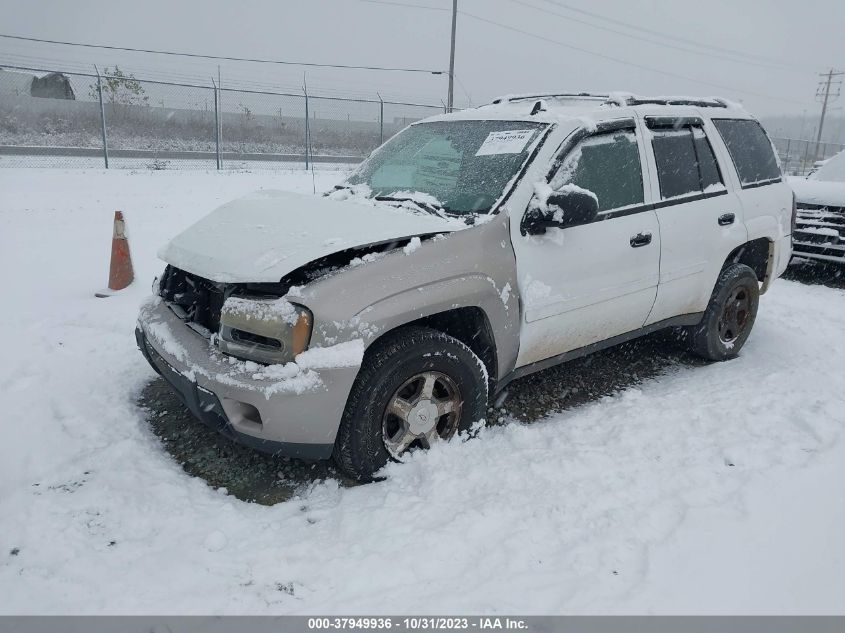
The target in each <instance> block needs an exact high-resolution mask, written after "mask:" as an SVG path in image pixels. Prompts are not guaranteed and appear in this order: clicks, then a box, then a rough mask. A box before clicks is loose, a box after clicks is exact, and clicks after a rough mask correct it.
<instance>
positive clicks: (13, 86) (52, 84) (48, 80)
mask: <svg viewBox="0 0 845 633" xmlns="http://www.w3.org/2000/svg"><path fill="white" fill-rule="evenodd" d="M4 94H7V95H8V94H13V95H19V96H30V97H43V98H46V99H76V95H75V94H74V92H73V87H72V86H71V85H70V80H69V79H68V78H67V77H66V76H65V75H63V74H62V73H47V74H46V75H43V76H41V77H39V76H38V75H34V74H31V73H24V72H18V71H15V70H6V69H4V68H0V95H4Z"/></svg>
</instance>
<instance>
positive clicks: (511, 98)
mask: <svg viewBox="0 0 845 633" xmlns="http://www.w3.org/2000/svg"><path fill="white" fill-rule="evenodd" d="M609 98H610V95H608V94H596V93H593V92H541V93H532V94H524V95H505V96H502V97H496V98H495V99H493V103H494V104H498V103H518V102H520V101H534V100H537V99H573V100H574V99H593V100H595V101H602V102H604V101H607V100H608V99H609Z"/></svg>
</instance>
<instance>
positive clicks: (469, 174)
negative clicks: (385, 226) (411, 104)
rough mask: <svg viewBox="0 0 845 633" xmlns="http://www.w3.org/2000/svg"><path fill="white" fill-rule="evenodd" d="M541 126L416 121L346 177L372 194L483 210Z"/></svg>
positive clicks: (498, 192)
mask: <svg viewBox="0 0 845 633" xmlns="http://www.w3.org/2000/svg"><path fill="white" fill-rule="evenodd" d="M546 127H547V126H546V124H543V123H533V122H524V121H438V122H432V123H418V124H416V125H412V126H411V127H409V128H406V129H405V130H404V131H402V132H400V133H399V134H397V135H396V136H394V137H393V138H392V139H390V140H389V141H388V142H387V143H386V144H385V145H383V146H382V147H381V148H380V149H379V150H377V151H376V152H375V153H374V154H373V155H372V156H370V158H369V159H367V161H366V162H364V164H362V165H361V166H360V167H359V168H358V169H357V170H356V171H355V172H353V174H352V175H351V176H350V177H349V178H348V179H347V183H348V184H349V185H366V186H367V187H369V189H370V190H371V194H370V196H371V197H373V198H388V199H397V200H404V199H411V200H425V201H427V202H429V203H435V202H436V205H437V206H439V207H441V208H442V209H443V210H444V211H446V212H447V213H454V214H459V215H466V214H471V213H486V212H487V211H489V210H490V208H491V207H492V206H493V204H494V203H495V202H496V200H498V199H499V198H500V197H501V195H502V193H503V192H504V189H505V187H506V186H507V184H508V183H509V182H510V181H511V179H512V178H513V177H514V176H515V175H516V173H517V172H518V171H519V169H520V168H521V167H522V165H523V164H524V163H525V161H526V159H527V157H528V152H529V150H530V148H531V146H532V143H533V142H534V140H535V139H536V138H537V137H538V136H539V134H540V131H541V130H543V129H545V128H546ZM419 194H425V195H423V196H420V195H419ZM432 199H433V200H432Z"/></svg>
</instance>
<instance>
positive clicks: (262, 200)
mask: <svg viewBox="0 0 845 633" xmlns="http://www.w3.org/2000/svg"><path fill="white" fill-rule="evenodd" d="M466 226H467V225H466V224H464V223H463V222H461V221H459V220H455V219H453V218H443V217H438V216H435V215H429V214H425V213H422V212H421V213H416V212H413V211H410V210H408V209H395V208H391V207H389V206H385V205H376V204H372V202H370V203H369V204H360V203H356V202H352V201H337V200H331V199H329V198H325V197H320V196H314V195H303V194H297V193H290V192H285V191H262V192H260V193H255V194H251V195H249V196H246V197H244V198H239V199H237V200H233V201H232V202H229V203H227V204H224V205H223V206H222V207H219V208H218V209H216V210H215V211H212V212H211V213H210V214H208V215H207V216H205V217H204V218H203V219H201V220H200V221H199V222H197V223H196V224H194V225H192V226H190V227H188V228H187V229H186V230H185V231H183V232H182V233H180V234H179V235H177V236H176V237H175V238H173V240H171V241H170V243H168V244H167V245H166V246H164V248H162V249H161V250H160V251H159V254H158V255H159V257H160V258H161V259H163V260H164V261H166V262H167V263H168V264H171V265H173V266H176V267H177V268H181V269H182V270H186V271H188V272H190V273H193V274H195V275H199V276H201V277H204V278H206V279H211V280H213V281H218V282H226V283H245V282H277V281H279V280H280V279H281V278H282V277H283V276H284V275H286V274H288V273H290V272H292V271H294V270H296V269H297V268H299V267H300V266H303V265H305V264H307V263H308V262H311V261H313V260H315V259H318V258H320V257H324V256H326V255H331V254H332V253H335V252H337V251H341V250H344V249H348V248H354V247H359V246H366V245H368V244H374V243H379V242H385V241H390V240H394V239H403V238H409V237H413V236H417V235H422V234H425V233H444V232H450V231H454V230H456V229H461V228H466Z"/></svg>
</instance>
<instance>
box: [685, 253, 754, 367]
mask: <svg viewBox="0 0 845 633" xmlns="http://www.w3.org/2000/svg"><path fill="white" fill-rule="evenodd" d="M759 300H760V285H759V283H758V281H757V275H756V274H755V273H754V271H753V270H751V268H749V267H748V266H746V265H745V264H731V265H729V266H728V267H726V268H725V269H724V270H722V272H721V274H720V275H719V279H718V281H717V282H716V286H715V287H714V288H713V294H712V295H711V297H710V303H709V304H708V305H707V309H706V310H705V311H704V316H703V317H702V319H701V322H700V323H699V324H698V325H693V326H690V327H689V328H687V335H688V340H689V343H690V349H691V350H692V351H693V352H694V353H696V354H697V355H699V356H701V357H702V358H706V359H707V360H714V361H721V360H728V359H729V358H735V357H736V356H737V355H738V354H739V351H740V350H741V349H742V346H743V345H745V341H747V340H748V336H749V335H750V334H751V328H752V327H753V325H754V320H755V319H756V318H757V306H758V303H759Z"/></svg>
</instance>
